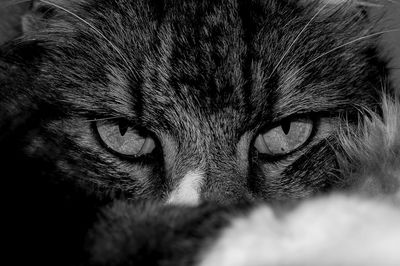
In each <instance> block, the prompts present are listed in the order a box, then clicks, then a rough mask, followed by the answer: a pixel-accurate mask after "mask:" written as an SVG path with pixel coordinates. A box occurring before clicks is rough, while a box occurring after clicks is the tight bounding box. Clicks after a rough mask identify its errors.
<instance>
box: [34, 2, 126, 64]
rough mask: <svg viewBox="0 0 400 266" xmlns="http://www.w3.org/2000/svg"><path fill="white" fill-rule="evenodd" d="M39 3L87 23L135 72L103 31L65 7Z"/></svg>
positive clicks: (50, 3)
mask: <svg viewBox="0 0 400 266" xmlns="http://www.w3.org/2000/svg"><path fill="white" fill-rule="evenodd" d="M39 1H40V2H42V3H45V4H48V5H51V6H53V7H56V8H58V9H60V10H62V11H64V12H66V13H68V14H70V15H72V16H74V17H75V18H77V19H79V20H80V21H81V22H83V23H85V24H86V25H87V26H89V28H90V29H91V30H92V31H93V32H95V33H96V34H98V35H99V36H100V37H102V38H103V39H104V40H106V41H107V42H108V44H109V45H110V46H111V47H112V48H113V49H114V50H115V51H116V52H117V53H118V55H119V56H120V57H121V59H122V60H123V61H124V63H125V64H126V67H128V69H129V70H130V71H131V72H133V70H132V68H131V67H130V64H129V62H128V60H127V59H126V58H125V56H124V55H123V54H122V52H121V50H120V49H119V48H118V47H117V46H116V45H114V44H113V43H112V42H111V41H110V40H109V39H108V38H107V37H106V36H105V35H104V34H103V33H101V31H100V30H98V29H97V28H96V27H95V26H94V25H93V24H91V23H90V22H88V21H86V20H85V19H83V18H82V17H80V16H78V15H77V14H75V13H73V12H71V11H70V10H68V9H66V8H64V7H62V6H60V5H57V4H55V3H52V2H49V1H46V0H39Z"/></svg>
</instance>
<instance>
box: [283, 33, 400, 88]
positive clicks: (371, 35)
mask: <svg viewBox="0 0 400 266" xmlns="http://www.w3.org/2000/svg"><path fill="white" fill-rule="evenodd" d="M398 31H400V28H399V29H392V30H385V31H380V32H375V33H372V34H369V35H366V36H362V37H359V38H357V39H355V40H352V41H350V42H347V43H345V44H342V45H339V46H337V47H335V48H333V49H331V50H329V51H327V52H325V53H323V54H321V55H319V56H317V57H315V58H314V59H312V60H311V61H309V62H308V63H307V64H305V65H303V66H302V67H301V68H300V69H299V71H297V72H295V73H294V74H292V75H290V76H289V77H288V79H290V78H292V77H293V76H295V75H296V74H297V73H298V72H300V71H304V70H305V69H306V67H308V66H309V65H310V64H312V63H313V62H315V61H317V60H318V59H321V58H322V57H324V56H326V55H328V54H330V53H333V52H334V51H336V50H339V49H340V48H343V47H345V46H348V45H351V44H353V43H356V42H359V41H362V40H365V39H368V38H372V37H375V36H378V35H381V34H385V33H390V32H398ZM279 88H281V86H279V87H278V89H279Z"/></svg>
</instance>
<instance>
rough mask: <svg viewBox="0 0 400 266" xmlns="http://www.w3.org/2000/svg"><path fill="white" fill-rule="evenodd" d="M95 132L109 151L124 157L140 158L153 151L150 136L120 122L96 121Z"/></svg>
mask: <svg viewBox="0 0 400 266" xmlns="http://www.w3.org/2000/svg"><path fill="white" fill-rule="evenodd" d="M96 130H97V132H98V134H99V136H100V138H101V140H102V142H103V143H104V144H105V145H106V146H107V147H108V148H109V149H111V150H112V151H114V152H116V153H118V154H121V155H124V156H132V157H140V156H142V155H145V154H150V153H151V152H152V151H153V150H154V149H155V142H154V140H153V139H152V138H151V137H150V136H148V135H145V134H143V133H141V132H139V130H137V129H135V128H133V127H131V126H129V124H127V123H126V122H125V121H122V120H121V121H117V122H115V121H97V122H96Z"/></svg>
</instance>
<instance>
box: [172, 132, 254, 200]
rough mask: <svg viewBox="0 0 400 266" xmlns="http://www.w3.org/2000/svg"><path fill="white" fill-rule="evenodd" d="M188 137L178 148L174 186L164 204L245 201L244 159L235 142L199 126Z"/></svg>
mask: <svg viewBox="0 0 400 266" xmlns="http://www.w3.org/2000/svg"><path fill="white" fill-rule="evenodd" d="M191 133H192V134H191V135H187V137H185V138H184V139H183V140H182V143H181V145H180V149H179V151H178V155H177V160H176V163H175V165H174V174H173V176H174V177H175V178H176V180H175V185H174V186H173V187H174V188H173V191H172V192H171V193H170V196H169V199H168V202H170V203H178V202H179V203H185V204H198V203H199V202H200V201H209V200H211V201H218V202H224V203H225V202H229V201H237V200H241V199H243V198H249V197H250V196H249V191H248V189H247V187H248V185H247V182H248V180H247V157H246V158H242V157H241V156H240V155H239V154H238V145H239V144H240V143H239V141H238V139H236V138H235V136H234V135H233V134H230V133H227V132H225V131H223V130H220V129H218V128H217V129H215V128H213V127H208V128H207V127H205V126H203V127H202V128H201V129H199V130H196V131H194V132H191ZM194 134H196V135H194ZM240 145H242V146H246V145H247V144H244V145H243V144H240ZM240 145H239V146H240Z"/></svg>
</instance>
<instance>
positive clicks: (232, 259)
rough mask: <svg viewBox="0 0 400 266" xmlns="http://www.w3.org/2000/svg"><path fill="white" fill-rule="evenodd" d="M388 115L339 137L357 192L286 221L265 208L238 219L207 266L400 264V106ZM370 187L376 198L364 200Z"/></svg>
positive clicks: (311, 205) (386, 108)
mask: <svg viewBox="0 0 400 266" xmlns="http://www.w3.org/2000/svg"><path fill="white" fill-rule="evenodd" d="M382 110H383V119H380V118H379V117H378V116H377V115H375V114H374V113H372V112H367V115H366V117H367V118H366V119H365V121H364V123H363V125H362V126H361V127H360V128H358V129H355V130H354V131H351V130H346V131H343V130H342V131H341V133H340V134H339V140H340V142H341V144H342V146H343V149H344V151H345V154H346V156H345V157H343V158H341V167H342V170H343V172H344V173H345V174H347V175H348V176H349V177H351V179H353V180H361V181H360V182H356V184H357V186H356V187H357V191H352V192H351V193H350V195H344V194H343V195H330V196H326V197H325V198H319V199H313V200H308V201H306V202H304V203H302V204H301V205H300V206H298V207H297V208H296V209H295V210H293V211H291V212H289V213H286V214H283V215H279V216H277V215H276V214H275V213H274V212H273V210H272V209H271V208H270V207H268V206H261V207H259V208H257V209H255V210H253V212H252V214H251V215H250V216H247V217H240V218H237V219H236V220H234V221H233V222H232V224H231V226H230V227H229V228H227V229H226V230H225V231H223V232H222V235H221V237H220V238H219V240H218V241H217V243H215V245H214V246H212V247H210V248H209V249H208V251H207V252H205V253H204V254H203V258H202V260H201V261H200V263H199V265H200V266H211V265H220V266H224V265H226V266H228V265H229V266H239V265H240V266H244V265H246V266H256V265H257V266H258V265H260V266H261V265H400V204H399V202H400V200H399V199H400V197H399V195H400V192H399V191H400V190H399V188H398V183H399V181H400V104H399V102H398V101H393V100H391V99H390V98H389V97H387V96H384V97H383V104H382ZM366 184H372V188H373V189H372V190H373V191H374V192H375V193H374V196H370V195H371V194H370V193H369V196H366V195H362V194H363V193H358V192H365V190H370V189H371V188H370V186H368V185H366ZM376 195H379V197H376ZM381 196H382V197H381Z"/></svg>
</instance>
